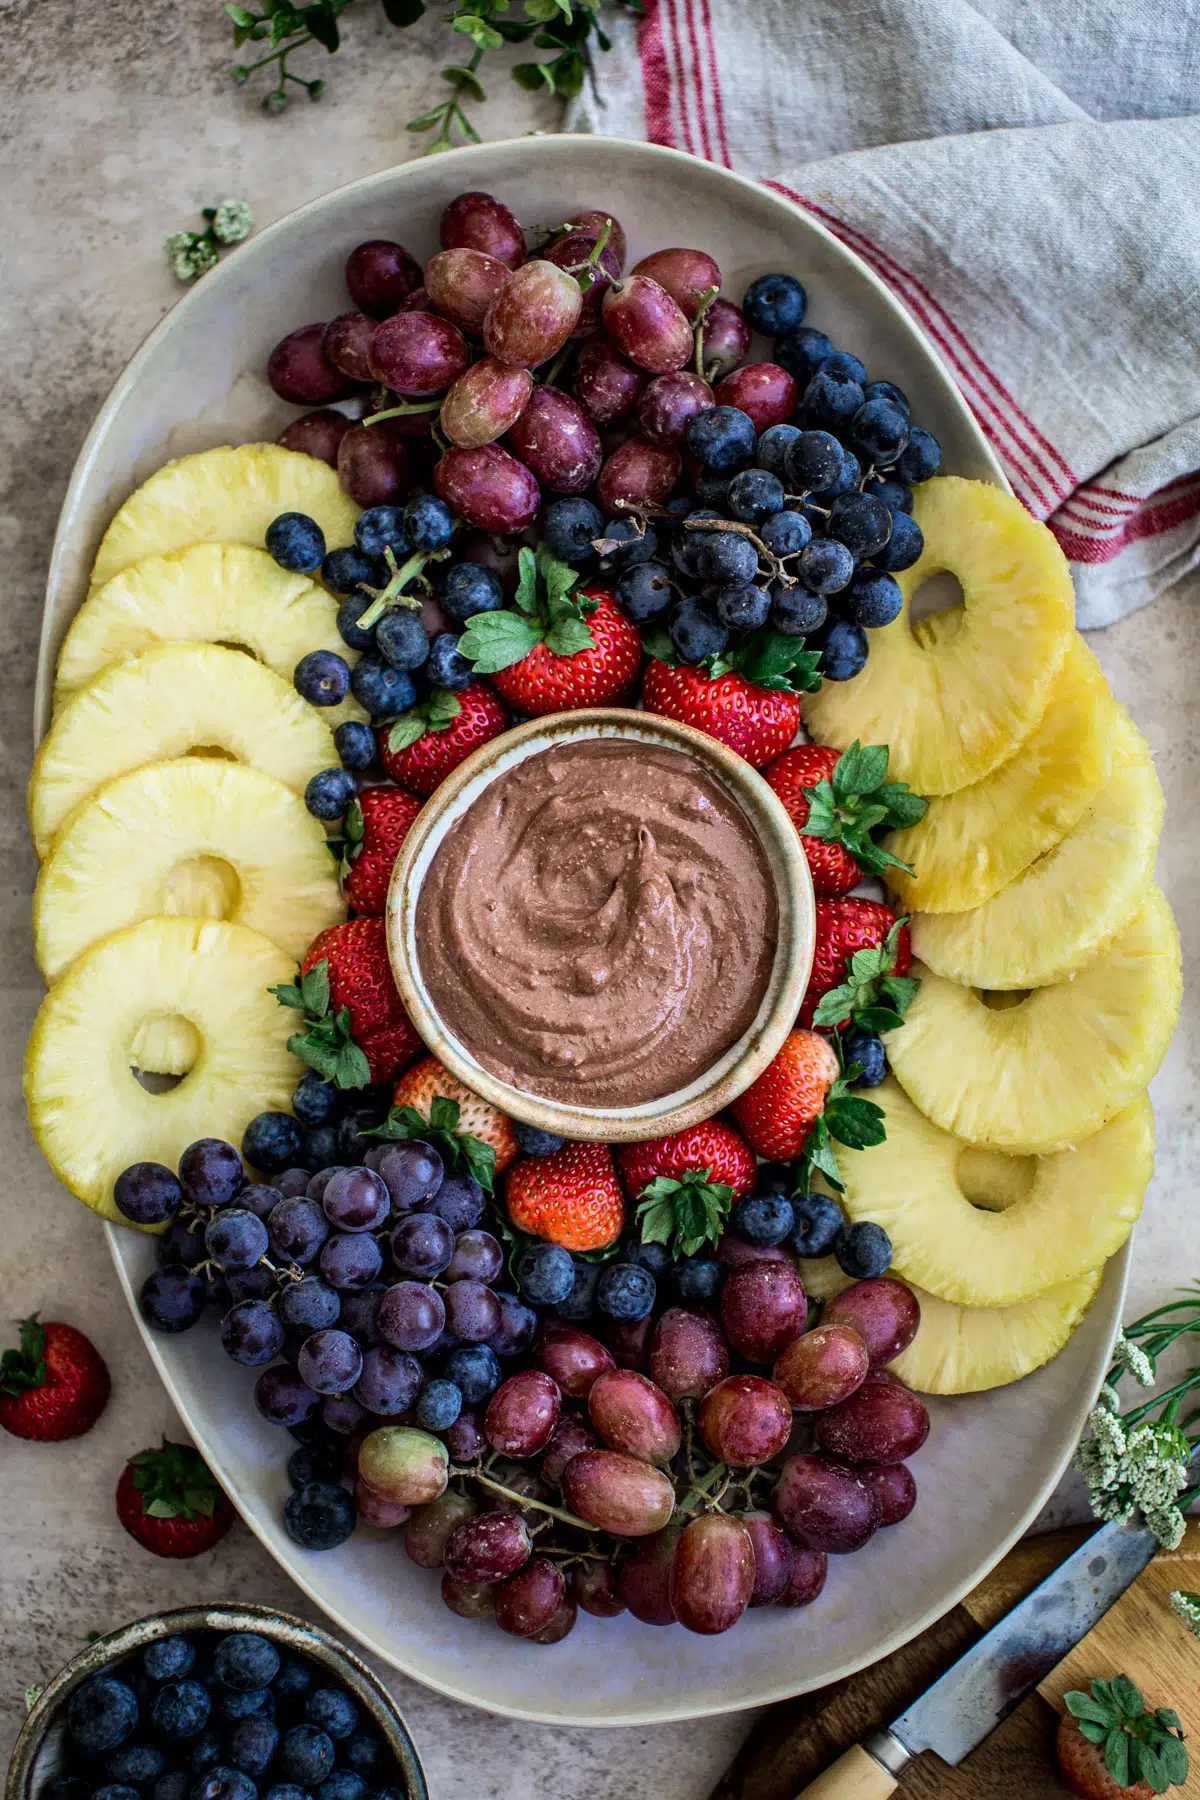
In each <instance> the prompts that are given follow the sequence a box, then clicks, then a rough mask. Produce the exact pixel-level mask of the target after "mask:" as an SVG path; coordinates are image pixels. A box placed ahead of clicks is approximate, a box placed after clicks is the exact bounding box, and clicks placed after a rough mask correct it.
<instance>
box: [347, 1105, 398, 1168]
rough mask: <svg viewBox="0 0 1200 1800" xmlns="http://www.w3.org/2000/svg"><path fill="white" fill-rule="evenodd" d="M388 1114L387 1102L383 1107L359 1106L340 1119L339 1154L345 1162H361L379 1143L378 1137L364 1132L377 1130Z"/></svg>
mask: <svg viewBox="0 0 1200 1800" xmlns="http://www.w3.org/2000/svg"><path fill="white" fill-rule="evenodd" d="M386 1114H387V1107H386V1104H385V1105H384V1106H382V1107H380V1106H359V1107H356V1108H355V1109H354V1111H353V1112H348V1113H347V1114H346V1115H345V1117H344V1118H343V1119H341V1120H340V1122H339V1124H338V1155H339V1156H340V1158H341V1160H342V1161H343V1162H344V1163H360V1162H361V1161H362V1159H363V1157H364V1156H365V1155H366V1153H367V1151H368V1150H370V1149H371V1148H372V1147H373V1146H377V1145H378V1142H379V1140H378V1139H377V1138H373V1137H366V1136H364V1133H366V1132H368V1131H375V1130H377V1129H378V1127H379V1126H380V1125H382V1124H383V1121H384V1118H385V1116H386Z"/></svg>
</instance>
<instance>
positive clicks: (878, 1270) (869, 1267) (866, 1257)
mask: <svg viewBox="0 0 1200 1800" xmlns="http://www.w3.org/2000/svg"><path fill="white" fill-rule="evenodd" d="M833 1254H834V1255H835V1256H836V1257H837V1262H838V1267H839V1269H841V1271H842V1273H843V1275H849V1277H850V1279H851V1280H852V1281H870V1280H871V1278H872V1277H873V1276H875V1275H886V1274H887V1272H888V1270H889V1269H890V1268H891V1266H892V1240H891V1238H890V1237H889V1236H888V1234H887V1232H886V1231H885V1230H884V1229H883V1226H882V1225H875V1224H872V1223H871V1221H870V1220H868V1219H863V1220H861V1221H860V1222H859V1223H858V1224H857V1225H844V1226H843V1227H842V1229H841V1231H839V1232H838V1234H837V1237H836V1238H835V1239H834V1244H833Z"/></svg>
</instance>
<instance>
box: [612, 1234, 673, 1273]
mask: <svg viewBox="0 0 1200 1800" xmlns="http://www.w3.org/2000/svg"><path fill="white" fill-rule="evenodd" d="M672 1260H673V1259H672V1256H671V1252H670V1251H669V1250H668V1249H667V1246H666V1245H665V1244H643V1243H642V1242H641V1240H640V1239H639V1238H629V1239H626V1241H625V1242H624V1243H623V1244H622V1245H621V1261H622V1262H627V1263H636V1264H637V1266H638V1268H639V1269H649V1271H650V1273H651V1274H652V1275H653V1277H654V1279H655V1281H657V1280H658V1279H659V1277H660V1276H662V1275H666V1274H668V1273H669V1272H670V1268H671V1263H672Z"/></svg>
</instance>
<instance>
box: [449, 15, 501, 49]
mask: <svg viewBox="0 0 1200 1800" xmlns="http://www.w3.org/2000/svg"><path fill="white" fill-rule="evenodd" d="M453 28H454V30H455V31H458V32H461V33H462V35H463V36H464V37H469V38H470V40H471V42H472V43H473V44H475V45H476V46H477V47H478V48H479V49H480V50H499V49H501V48H502V47H503V45H504V39H503V38H502V37H501V36H500V33H499V32H498V31H496V30H495V29H494V27H493V26H491V25H489V24H488V22H487V20H486V19H480V18H477V17H475V16H474V15H472V14H470V13H458V14H457V15H456V16H455V18H454V20H453Z"/></svg>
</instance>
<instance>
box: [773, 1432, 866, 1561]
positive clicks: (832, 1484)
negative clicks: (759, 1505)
mask: <svg viewBox="0 0 1200 1800" xmlns="http://www.w3.org/2000/svg"><path fill="white" fill-rule="evenodd" d="M771 1511H772V1512H773V1513H774V1514H775V1517H776V1518H777V1519H778V1520H779V1523H780V1524H781V1525H782V1526H783V1528H784V1530H785V1531H786V1532H787V1534H788V1536H789V1537H790V1538H791V1540H792V1542H793V1543H795V1544H800V1545H802V1546H803V1547H804V1548H806V1549H809V1550H824V1551H826V1552H828V1553H829V1554H831V1555H838V1556H845V1555H848V1554H849V1553H850V1552H851V1551H853V1550H861V1549H862V1546H863V1545H864V1544H865V1543H866V1542H867V1540H868V1538H870V1537H872V1536H873V1535H874V1533H875V1532H876V1531H877V1530H878V1528H879V1521H880V1517H881V1509H880V1505H879V1500H878V1498H877V1496H876V1494H875V1491H874V1489H873V1488H872V1487H871V1486H870V1484H869V1483H868V1482H866V1481H864V1480H863V1479H862V1478H861V1476H859V1474H858V1473H857V1471H856V1470H854V1469H851V1468H848V1467H847V1465H846V1464H845V1463H842V1462H835V1461H834V1460H833V1458H832V1457H828V1456H812V1455H808V1454H803V1455H800V1456H789V1457H788V1459H787V1461H786V1462H785V1463H784V1465H783V1468H782V1469H781V1470H780V1474H779V1480H778V1481H777V1482H776V1484H775V1486H774V1487H773V1488H772V1490H771Z"/></svg>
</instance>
